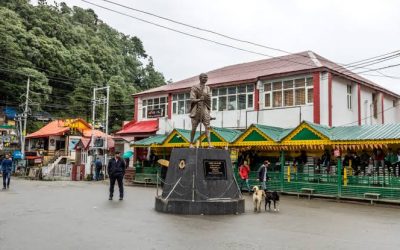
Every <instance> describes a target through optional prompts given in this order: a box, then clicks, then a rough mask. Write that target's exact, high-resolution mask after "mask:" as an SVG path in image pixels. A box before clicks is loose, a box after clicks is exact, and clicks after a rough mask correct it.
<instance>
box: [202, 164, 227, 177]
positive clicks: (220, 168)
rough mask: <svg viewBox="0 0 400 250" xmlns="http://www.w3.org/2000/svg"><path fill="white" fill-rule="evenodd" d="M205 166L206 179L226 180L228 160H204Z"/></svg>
mask: <svg viewBox="0 0 400 250" xmlns="http://www.w3.org/2000/svg"><path fill="white" fill-rule="evenodd" d="M203 168H204V178H205V179H206V180H226V162H225V161H224V160H204V161H203Z"/></svg>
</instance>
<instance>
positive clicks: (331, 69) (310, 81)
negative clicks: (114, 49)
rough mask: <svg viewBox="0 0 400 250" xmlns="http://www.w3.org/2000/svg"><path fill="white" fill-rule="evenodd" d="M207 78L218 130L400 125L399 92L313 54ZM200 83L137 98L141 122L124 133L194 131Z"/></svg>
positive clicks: (149, 92)
mask: <svg viewBox="0 0 400 250" xmlns="http://www.w3.org/2000/svg"><path fill="white" fill-rule="evenodd" d="M200 73H201V72H199V74H200ZM207 74H208V82H207V85H209V86H210V88H211V90H212V116H214V117H216V120H214V121H212V122H211V125H212V126H216V127H224V128H235V129H245V128H246V127H248V126H250V125H251V124H252V123H257V124H265V125H271V126H278V127H295V126H297V125H298V124H299V123H300V122H301V121H302V120H307V121H311V122H314V123H317V124H323V125H327V126H342V125H356V124H359V125H362V124H386V123H396V122H399V121H400V111H399V107H398V106H397V103H398V99H399V97H400V96H399V95H398V94H396V93H393V92H391V91H389V90H387V89H385V88H383V87H381V86H379V85H377V84H375V83H373V82H371V81H369V80H368V79H365V78H363V77H361V76H359V75H357V74H355V73H353V72H351V71H348V70H346V69H344V68H343V67H341V66H339V65H338V64H336V63H334V62H331V61H329V60H327V59H325V58H323V57H321V56H319V55H317V54H315V53H314V52H312V51H306V52H302V53H298V54H291V55H288V56H282V57H277V58H271V59H266V60H260V61H254V62H249V63H243V64H237V65H232V66H227V67H224V68H220V69H216V70H212V71H209V72H207ZM198 82H199V80H198V76H197V75H196V76H193V77H191V78H188V79H185V80H182V81H178V82H175V83H172V84H168V85H164V86H161V87H158V88H154V89H150V90H147V91H144V92H141V93H137V94H135V95H134V98H135V116H134V120H133V121H132V122H131V123H130V127H129V131H127V130H126V128H125V127H124V128H123V129H122V130H121V131H120V132H119V135H124V134H126V135H129V136H135V134H138V135H140V134H143V133H142V131H141V130H139V128H141V129H143V126H142V125H144V122H145V123H146V124H150V125H149V126H151V127H152V129H150V130H151V131H153V132H150V134H151V133H158V134H163V133H166V132H169V131H171V130H172V129H173V128H181V129H190V127H191V124H190V118H189V116H188V110H189V103H190V102H189V91H190V88H191V86H193V85H195V84H198ZM155 117H156V118H155ZM135 126H137V128H138V129H136V130H137V131H136V130H135V128H134V127H135ZM150 130H146V131H147V132H148V131H150ZM125 132H129V133H125ZM141 138H143V137H138V138H135V140H137V139H141Z"/></svg>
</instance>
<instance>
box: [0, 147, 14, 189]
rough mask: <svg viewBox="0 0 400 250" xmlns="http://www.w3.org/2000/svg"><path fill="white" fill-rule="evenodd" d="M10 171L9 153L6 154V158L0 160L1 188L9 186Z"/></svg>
mask: <svg viewBox="0 0 400 250" xmlns="http://www.w3.org/2000/svg"><path fill="white" fill-rule="evenodd" d="M11 171H12V160H11V158H10V154H8V153H7V154H6V158H5V159H4V160H3V161H2V162H1V172H2V173H3V190H4V189H6V188H7V189H9V188H10V179H11Z"/></svg>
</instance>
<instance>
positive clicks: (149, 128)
mask: <svg viewBox="0 0 400 250" xmlns="http://www.w3.org/2000/svg"><path fill="white" fill-rule="evenodd" d="M157 130H158V120H149V121H140V122H133V121H131V122H129V123H127V124H125V125H124V127H123V128H122V130H120V131H118V132H117V133H116V134H117V135H123V134H144V133H155V132H156V131H157Z"/></svg>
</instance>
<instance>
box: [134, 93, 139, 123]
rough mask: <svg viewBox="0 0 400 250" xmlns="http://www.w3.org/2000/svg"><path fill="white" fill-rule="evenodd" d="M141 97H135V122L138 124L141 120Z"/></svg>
mask: <svg viewBox="0 0 400 250" xmlns="http://www.w3.org/2000/svg"><path fill="white" fill-rule="evenodd" d="M138 115H139V97H135V112H134V113H133V121H134V122H137V121H138V118H139V116H138Z"/></svg>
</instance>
